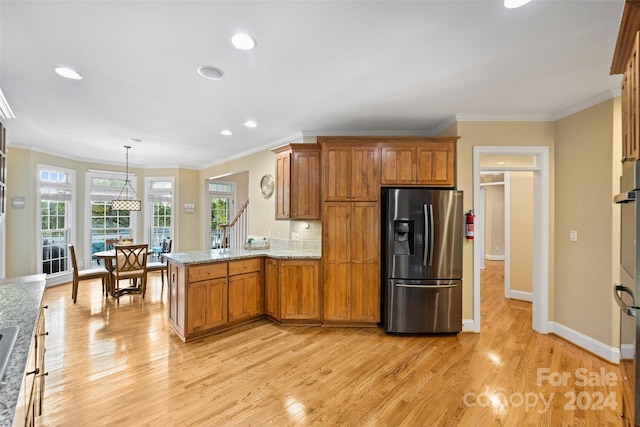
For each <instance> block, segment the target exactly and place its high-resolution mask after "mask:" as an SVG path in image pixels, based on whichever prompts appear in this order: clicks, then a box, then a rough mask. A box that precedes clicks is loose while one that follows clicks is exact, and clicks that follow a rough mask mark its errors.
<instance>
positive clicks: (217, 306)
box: [187, 277, 227, 335]
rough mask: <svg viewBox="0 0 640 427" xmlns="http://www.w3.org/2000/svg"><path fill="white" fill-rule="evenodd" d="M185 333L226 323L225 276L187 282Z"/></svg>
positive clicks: (192, 332)
mask: <svg viewBox="0 0 640 427" xmlns="http://www.w3.org/2000/svg"><path fill="white" fill-rule="evenodd" d="M187 295H188V298H187V313H188V319H187V335H193V334H194V333H198V332H204V331H208V330H209V329H212V328H215V327H217V326H224V325H226V324H227V278H226V277H221V278H219V279H209V280H203V281H200V282H195V283H189V289H188V291H187Z"/></svg>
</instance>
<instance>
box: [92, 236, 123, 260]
mask: <svg viewBox="0 0 640 427" xmlns="http://www.w3.org/2000/svg"><path fill="white" fill-rule="evenodd" d="M119 241H120V240H118V239H105V240H104V250H105V251H110V250H111V249H113V247H114V245H115V244H116V243H118V242H119ZM96 262H97V263H98V265H100V260H99V259H96Z"/></svg>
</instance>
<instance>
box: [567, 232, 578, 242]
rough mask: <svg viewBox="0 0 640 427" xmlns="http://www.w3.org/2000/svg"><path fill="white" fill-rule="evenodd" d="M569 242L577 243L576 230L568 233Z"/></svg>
mask: <svg viewBox="0 0 640 427" xmlns="http://www.w3.org/2000/svg"><path fill="white" fill-rule="evenodd" d="M569 241H571V242H577V241H578V232H577V231H576V230H570V231H569Z"/></svg>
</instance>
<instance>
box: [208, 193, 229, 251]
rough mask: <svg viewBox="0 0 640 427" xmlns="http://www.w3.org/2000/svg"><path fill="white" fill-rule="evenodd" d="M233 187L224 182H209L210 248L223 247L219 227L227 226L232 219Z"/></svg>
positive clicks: (221, 233)
mask: <svg viewBox="0 0 640 427" xmlns="http://www.w3.org/2000/svg"><path fill="white" fill-rule="evenodd" d="M234 194H235V185H234V184H232V183H226V182H219V181H218V182H213V181H210V182H209V200H210V206H211V230H210V232H211V248H212V249H216V248H222V247H225V244H224V242H223V239H224V237H223V230H222V228H220V225H224V224H229V221H231V220H232V219H233V213H234V210H233V204H234V200H233V199H234Z"/></svg>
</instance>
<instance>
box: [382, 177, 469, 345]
mask: <svg viewBox="0 0 640 427" xmlns="http://www.w3.org/2000/svg"><path fill="white" fill-rule="evenodd" d="M381 200H382V205H381V209H382V222H381V224H382V233H381V235H382V245H381V246H382V249H383V250H382V257H383V258H382V274H381V278H382V284H381V289H382V295H381V299H382V325H383V327H384V329H385V330H386V331H387V332H388V333H397V334H401V333H457V332H460V331H461V330H462V245H463V238H464V237H463V229H464V213H463V207H462V191H455V190H435V189H434V190H431V189H425V188H385V189H383V191H382V198H381Z"/></svg>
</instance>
